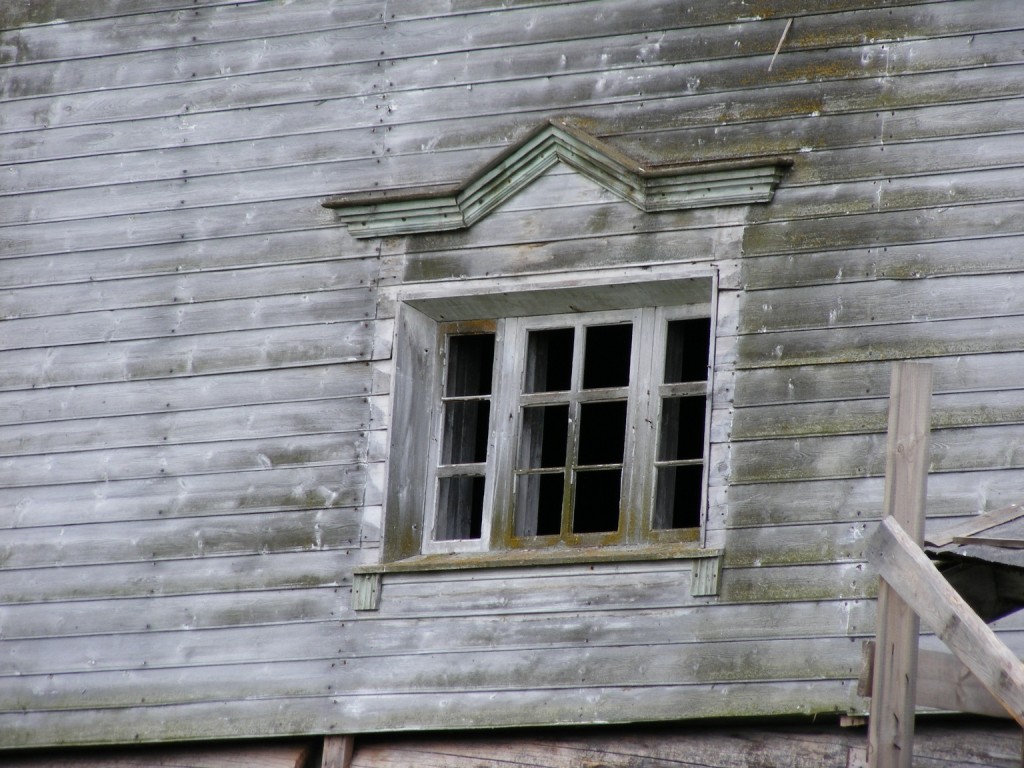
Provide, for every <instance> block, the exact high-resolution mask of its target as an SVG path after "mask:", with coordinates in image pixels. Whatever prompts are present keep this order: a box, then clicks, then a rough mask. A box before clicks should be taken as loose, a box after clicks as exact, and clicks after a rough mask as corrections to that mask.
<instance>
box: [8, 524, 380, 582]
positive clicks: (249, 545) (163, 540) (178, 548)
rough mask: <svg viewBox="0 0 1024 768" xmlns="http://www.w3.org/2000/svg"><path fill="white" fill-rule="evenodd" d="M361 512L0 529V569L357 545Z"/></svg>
mask: <svg viewBox="0 0 1024 768" xmlns="http://www.w3.org/2000/svg"><path fill="white" fill-rule="evenodd" d="M360 518H361V515H358V514H357V513H355V512H354V511H348V514H339V511H338V510H315V511H309V512H291V513H264V514H253V513H251V512H246V513H245V514H242V515H220V516H217V517H209V518H200V517H189V518H179V519H177V520H155V521H146V522H141V523H135V522H130V521H118V522H116V523H105V524H104V523H101V524H97V525H90V524H82V525H75V526H69V527H66V528H60V529H59V530H55V529H54V528H53V527H46V528H17V529H13V530H7V531H5V532H4V537H3V543H2V544H0V563H2V564H0V571H7V570H10V569H15V568H35V567H54V566H58V567H67V568H72V567H77V566H80V565H93V564H113V563H131V562H136V563H156V562H159V561H163V560H177V559H181V558H189V557H217V556H224V555H237V554H250V553H254V552H284V551H293V552H300V551H303V550H308V549H336V548H341V547H353V546H358V545H359V544H360V538H361V537H360V526H361V522H362V521H361V519H360Z"/></svg>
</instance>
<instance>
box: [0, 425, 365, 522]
mask: <svg viewBox="0 0 1024 768" xmlns="http://www.w3.org/2000/svg"><path fill="white" fill-rule="evenodd" d="M352 445H353V446H355V445H356V444H355V443H353V444H352ZM364 458H365V457H363V456H362V455H360V454H357V455H356V456H354V457H353V463H350V464H327V465H324V466H307V465H302V464H300V465H297V466H293V467H277V468H274V467H270V468H267V467H260V468H259V469H256V470H253V471H251V472H242V471H238V470H232V471H229V472H226V473H220V474H218V473H211V474H205V475H192V476H188V477H167V476H166V474H165V475H163V476H161V477H159V478H145V479H141V480H121V481H116V480H115V481H105V482H103V483H102V484H101V485H100V484H98V485H96V486H93V487H92V488H91V489H90V493H89V494H88V496H87V497H86V496H84V495H83V491H82V487H81V486H80V485H66V484H57V485H45V486H35V487H27V488H22V489H19V490H17V491H14V490H11V491H10V492H9V493H8V494H6V498H7V499H10V500H11V504H10V505H9V506H7V507H6V508H3V509H0V527H2V528H5V529H6V528H21V527H26V526H61V525H76V524H82V523H96V524H100V523H117V522H120V521H123V520H135V521H142V520H162V519H165V518H168V519H172V518H178V517H182V518H185V517H205V516H213V515H222V514H229V515H230V514H237V513H239V512H242V511H244V512H246V513H247V514H259V513H261V512H270V511H275V510H276V511H280V512H289V511H296V510H309V509H342V508H345V507H352V506H356V505H359V504H360V503H363V502H364V501H365V503H366V504H367V505H372V504H373V501H372V499H371V497H370V494H369V493H367V488H366V482H367V481H366V469H365V466H364V465H363V464H362V463H361V460H362V459H364ZM378 461H379V459H378Z"/></svg>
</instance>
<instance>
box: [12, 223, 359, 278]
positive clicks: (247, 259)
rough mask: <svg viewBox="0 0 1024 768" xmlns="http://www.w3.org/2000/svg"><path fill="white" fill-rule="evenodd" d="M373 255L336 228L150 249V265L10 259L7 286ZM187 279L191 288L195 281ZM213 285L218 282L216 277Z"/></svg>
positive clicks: (121, 256)
mask: <svg viewBox="0 0 1024 768" xmlns="http://www.w3.org/2000/svg"><path fill="white" fill-rule="evenodd" d="M368 255H369V250H368V249H366V244H365V243H363V244H360V243H359V242H357V241H352V242H350V243H349V244H347V245H346V246H345V247H344V248H341V247H340V246H339V245H338V230H337V229H336V228H332V229H330V230H327V229H323V230H310V231H306V232H291V233H281V232H279V233H275V234H273V235H265V234H264V235H258V236H240V237H230V238H227V239H221V240H211V241H203V240H200V241H195V242H191V243H181V242H180V241H179V242H178V243H169V244H166V245H160V246H154V247H149V248H147V249H146V258H145V260H144V261H139V260H137V259H136V258H135V256H134V252H133V250H132V249H121V248H111V249H99V250H94V251H91V252H90V254H89V258H88V259H71V260H68V259H66V258H59V257H52V256H40V257H37V258H33V257H25V258H8V259H4V260H3V262H2V263H3V270H4V280H5V284H7V285H9V286H10V287H11V288H20V287H22V286H58V285H68V284H71V283H75V284H85V283H89V282H92V281H96V282H104V281H107V280H118V279H124V278H133V277H135V278H138V277H143V278H156V279H161V278H166V277H167V276H169V275H192V274H195V273H199V272H206V271H210V272H214V273H216V272H217V271H219V270H231V269H236V268H241V269H245V268H248V267H252V266H254V265H264V266H270V265H310V266H311V268H312V269H314V270H315V269H317V267H315V266H313V265H315V264H317V263H319V262H336V263H337V264H338V265H339V267H341V268H344V265H345V262H346V261H347V259H348V258H356V259H361V258H364V257H366V256H368ZM357 269H358V268H357ZM185 279H186V285H187V284H188V281H189V278H187V277H186V278H185ZM192 280H194V278H192ZM213 282H214V283H216V278H214V281H213ZM172 290H173V289H172ZM193 290H195V289H193Z"/></svg>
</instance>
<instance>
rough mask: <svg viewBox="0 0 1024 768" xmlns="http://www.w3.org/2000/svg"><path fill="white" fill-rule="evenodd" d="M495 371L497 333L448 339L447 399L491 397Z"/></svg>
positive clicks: (475, 334)
mask: <svg viewBox="0 0 1024 768" xmlns="http://www.w3.org/2000/svg"><path fill="white" fill-rule="evenodd" d="M493 370H494V334H493V333H474V334H467V335H463V336H449V337H448V375H447V383H446V386H445V396H446V397H472V396H480V395H489V394H491V373H492V371H493Z"/></svg>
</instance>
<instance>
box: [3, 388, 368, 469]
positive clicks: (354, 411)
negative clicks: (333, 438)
mask: <svg viewBox="0 0 1024 768" xmlns="http://www.w3.org/2000/svg"><path fill="white" fill-rule="evenodd" d="M370 418H372V416H371V412H370V404H369V401H368V399H367V398H366V397H345V398H334V399H324V400H311V401H308V402H305V401H304V402H291V403H285V404H278V403H266V404H257V403H249V404H247V405H241V406H234V407H225V408H213V409H206V410H199V411H178V412H173V413H163V414H147V415H137V416H103V417H100V418H88V419H76V420H73V421H59V422H55V423H53V424H49V425H48V424H43V423H38V422H37V423H33V424H29V425H17V426H11V427H0V457H8V456H10V457H16V456H31V455H38V454H48V455H56V454H67V453H76V452H79V451H118V450H121V449H125V448H141V447H144V446H150V447H152V446H164V447H167V446H175V445H186V444H188V445H201V444H203V443H206V442H209V441H211V440H212V441H216V442H220V441H227V440H250V439H254V438H281V437H288V436H292V437H299V436H304V435H317V434H338V433H344V432H351V431H354V430H360V429H366V428H368V427H369V426H370Z"/></svg>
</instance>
